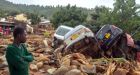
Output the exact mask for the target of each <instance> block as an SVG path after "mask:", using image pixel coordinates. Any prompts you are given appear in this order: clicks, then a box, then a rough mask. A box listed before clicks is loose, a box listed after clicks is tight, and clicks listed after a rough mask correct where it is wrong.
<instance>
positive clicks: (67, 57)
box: [60, 55, 71, 67]
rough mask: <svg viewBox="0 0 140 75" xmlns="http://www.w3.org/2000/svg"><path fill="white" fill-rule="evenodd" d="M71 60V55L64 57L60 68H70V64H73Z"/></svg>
mask: <svg viewBox="0 0 140 75" xmlns="http://www.w3.org/2000/svg"><path fill="white" fill-rule="evenodd" d="M70 58H71V56H70V55H67V56H65V57H63V58H62V59H61V61H60V64H61V65H60V66H67V67H69V66H70V62H71V60H70Z"/></svg>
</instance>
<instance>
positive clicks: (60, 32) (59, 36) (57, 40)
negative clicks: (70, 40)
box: [52, 25, 73, 48]
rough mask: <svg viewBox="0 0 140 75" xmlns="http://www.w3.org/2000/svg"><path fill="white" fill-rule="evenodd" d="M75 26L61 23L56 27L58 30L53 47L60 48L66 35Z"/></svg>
mask: <svg viewBox="0 0 140 75" xmlns="http://www.w3.org/2000/svg"><path fill="white" fill-rule="evenodd" d="M72 29H73V28H72V27H68V26H64V25H61V26H59V27H58V28H57V29H56V32H55V34H54V38H53V43H52V47H54V48H58V47H59V46H60V45H61V44H62V43H63V41H64V36H65V35H66V34H67V33H68V32H69V31H71V30H72Z"/></svg>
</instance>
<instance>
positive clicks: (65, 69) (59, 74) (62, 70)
mask: <svg viewBox="0 0 140 75" xmlns="http://www.w3.org/2000/svg"><path fill="white" fill-rule="evenodd" d="M68 71H69V68H68V67H66V66H61V67H60V68H59V69H57V70H56V71H55V72H54V73H53V75H65V73H66V72H68Z"/></svg>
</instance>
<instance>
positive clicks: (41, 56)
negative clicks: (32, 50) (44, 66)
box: [36, 54, 49, 61]
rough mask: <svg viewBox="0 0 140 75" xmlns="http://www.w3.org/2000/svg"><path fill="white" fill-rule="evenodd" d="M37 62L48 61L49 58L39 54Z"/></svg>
mask: <svg viewBox="0 0 140 75" xmlns="http://www.w3.org/2000/svg"><path fill="white" fill-rule="evenodd" d="M36 60H37V61H49V58H48V57H47V56H45V55H43V54H40V55H39V57H36Z"/></svg>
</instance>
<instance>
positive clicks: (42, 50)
mask: <svg viewBox="0 0 140 75" xmlns="http://www.w3.org/2000/svg"><path fill="white" fill-rule="evenodd" d="M44 51H45V49H44V48H40V49H37V50H36V51H35V52H37V53H42V52H44Z"/></svg>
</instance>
